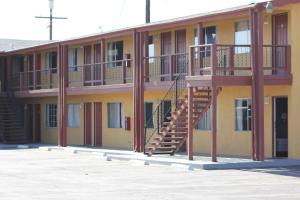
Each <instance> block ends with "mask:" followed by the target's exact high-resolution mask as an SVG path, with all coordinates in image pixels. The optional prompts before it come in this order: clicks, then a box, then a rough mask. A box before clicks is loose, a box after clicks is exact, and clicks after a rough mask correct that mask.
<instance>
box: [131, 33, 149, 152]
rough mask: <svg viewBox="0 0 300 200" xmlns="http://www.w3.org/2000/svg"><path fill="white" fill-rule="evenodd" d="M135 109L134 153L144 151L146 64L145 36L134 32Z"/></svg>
mask: <svg viewBox="0 0 300 200" xmlns="http://www.w3.org/2000/svg"><path fill="white" fill-rule="evenodd" d="M133 38H134V39H133V41H134V45H133V46H134V56H133V58H134V69H133V85H134V86H133V107H134V117H133V118H134V119H133V124H134V144H133V146H134V148H133V149H134V151H136V152H143V151H144V62H143V56H144V51H143V45H145V43H144V41H145V38H146V37H145V34H143V33H139V32H134V33H133Z"/></svg>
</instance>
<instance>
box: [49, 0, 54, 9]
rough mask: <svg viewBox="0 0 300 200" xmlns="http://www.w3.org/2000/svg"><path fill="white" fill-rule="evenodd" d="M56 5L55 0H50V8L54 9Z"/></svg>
mask: <svg viewBox="0 0 300 200" xmlns="http://www.w3.org/2000/svg"><path fill="white" fill-rule="evenodd" d="M53 7H54V0H49V8H50V9H53Z"/></svg>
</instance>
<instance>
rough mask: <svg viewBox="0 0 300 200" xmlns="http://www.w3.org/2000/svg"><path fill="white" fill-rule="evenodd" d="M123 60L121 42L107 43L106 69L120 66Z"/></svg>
mask: <svg viewBox="0 0 300 200" xmlns="http://www.w3.org/2000/svg"><path fill="white" fill-rule="evenodd" d="M121 60H123V41H117V42H110V43H108V62H109V64H108V67H116V66H121V65H122V62H116V61H121Z"/></svg>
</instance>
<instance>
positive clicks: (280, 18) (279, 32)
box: [272, 13, 288, 74]
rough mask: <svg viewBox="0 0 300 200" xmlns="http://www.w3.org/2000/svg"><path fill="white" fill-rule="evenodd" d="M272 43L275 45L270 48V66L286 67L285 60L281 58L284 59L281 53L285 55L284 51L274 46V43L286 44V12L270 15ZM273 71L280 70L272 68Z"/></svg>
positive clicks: (275, 72)
mask: <svg viewBox="0 0 300 200" xmlns="http://www.w3.org/2000/svg"><path fill="white" fill-rule="evenodd" d="M282 25H283V26H284V27H282ZM272 44H273V45H275V47H274V48H273V50H272V66H273V67H275V68H277V67H287V66H286V65H287V63H285V60H282V59H284V56H282V55H285V53H286V51H285V49H284V48H282V47H276V45H288V13H280V14H276V15H273V16H272ZM280 55H281V56H280ZM285 56H287V55H285ZM273 73H274V74H277V73H280V71H279V72H278V71H277V70H276V71H274V70H273Z"/></svg>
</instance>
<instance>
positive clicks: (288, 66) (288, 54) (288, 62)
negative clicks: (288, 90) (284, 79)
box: [285, 45, 292, 74]
mask: <svg viewBox="0 0 300 200" xmlns="http://www.w3.org/2000/svg"><path fill="white" fill-rule="evenodd" d="M285 60H286V61H285V64H286V72H285V73H287V74H291V73H292V69H291V46H289V45H288V46H286V47H285Z"/></svg>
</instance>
